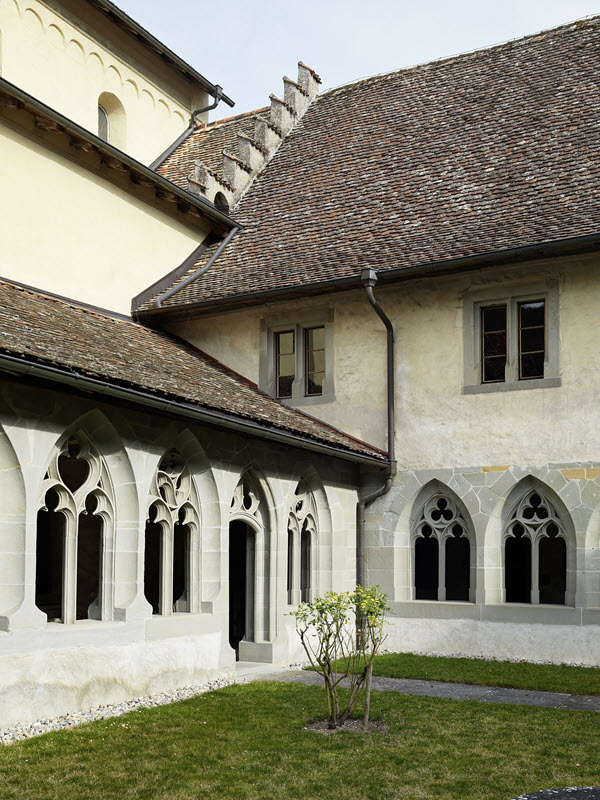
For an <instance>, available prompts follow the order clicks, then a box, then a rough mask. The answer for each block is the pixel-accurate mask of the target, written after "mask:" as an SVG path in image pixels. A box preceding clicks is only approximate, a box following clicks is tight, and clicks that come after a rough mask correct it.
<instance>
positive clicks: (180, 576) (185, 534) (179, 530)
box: [173, 508, 191, 611]
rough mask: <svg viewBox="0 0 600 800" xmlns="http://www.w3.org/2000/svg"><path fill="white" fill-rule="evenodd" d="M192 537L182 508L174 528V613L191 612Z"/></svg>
mask: <svg viewBox="0 0 600 800" xmlns="http://www.w3.org/2000/svg"><path fill="white" fill-rule="evenodd" d="M190 537H191V531H190V527H189V525H186V524H185V509H183V508H180V509H179V517H178V520H177V522H176V523H175V525H174V526H173V611H189V596H190V588H189V587H190V569H189V560H190Z"/></svg>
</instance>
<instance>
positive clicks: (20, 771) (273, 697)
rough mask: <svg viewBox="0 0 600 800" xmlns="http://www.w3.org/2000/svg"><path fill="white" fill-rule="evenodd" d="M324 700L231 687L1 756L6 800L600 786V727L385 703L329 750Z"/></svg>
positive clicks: (353, 799)
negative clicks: (381, 727) (375, 723)
mask: <svg viewBox="0 0 600 800" xmlns="http://www.w3.org/2000/svg"><path fill="white" fill-rule="evenodd" d="M324 701H325V698H324V691H323V689H322V688H321V687H312V686H303V685H299V684H280V683H254V684H248V685H245V686H231V687H228V688H227V689H223V690H220V691H218V692H212V693H210V694H205V695H201V696H199V697H197V698H194V699H192V700H187V701H185V702H182V703H176V704H173V705H170V706H163V707H161V708H156V709H149V710H142V711H138V712H134V713H132V714H129V715H127V716H124V717H119V718H117V719H113V720H108V721H103V722H96V723H92V724H90V725H86V726H82V727H80V728H75V729H72V730H69V731H61V732H59V733H53V734H48V735H46V736H42V737H39V738H37V739H30V740H28V741H25V742H22V743H17V744H14V745H10V746H8V747H0V797H1V798H2V800H16V799H17V798H18V800H54V798H57V799H58V798H61V800H71V799H73V800H75V798H76V799H77V800H84V799H85V800H88V798H89V799H91V800H112V799H113V798H114V799H115V800H127V798H136V800H200V799H201V798H202V799H204V798H207V800H208V798H210V800H271V798H284V799H285V800H317V798H323V800H348V799H349V798H350V800H363V798H364V800H392V799H393V800H404V799H406V800H423V798H432V799H433V798H435V799H436V800H508V798H512V797H515V796H516V795H518V794H521V793H525V792H531V791H535V790H538V789H543V788H549V787H557V786H577V785H579V786H585V785H588V786H589V785H594V784H599V783H600V762H599V761H598V751H599V747H600V729H599V726H600V715H598V714H596V713H595V712H583V711H557V710H554V709H542V708H533V707H526V706H508V705H492V704H483V703H475V702H453V701H450V700H437V699H430V698H421V697H409V696H405V695H401V694H395V693H386V692H376V693H375V694H374V695H373V698H372V712H373V713H372V716H373V718H376V719H381V720H383V721H385V722H386V723H387V725H388V729H387V730H385V731H373V732H370V733H368V734H362V733H350V732H345V731H341V732H339V733H336V734H334V735H331V736H325V735H323V734H318V733H313V732H311V731H305V730H303V725H304V723H305V722H306V721H307V720H313V719H319V718H322V717H323V707H324Z"/></svg>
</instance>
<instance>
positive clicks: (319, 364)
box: [306, 350, 325, 373]
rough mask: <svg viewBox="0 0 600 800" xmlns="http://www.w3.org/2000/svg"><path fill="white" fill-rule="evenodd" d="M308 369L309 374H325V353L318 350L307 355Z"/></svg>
mask: <svg viewBox="0 0 600 800" xmlns="http://www.w3.org/2000/svg"><path fill="white" fill-rule="evenodd" d="M306 368H307V370H308V372H309V373H310V372H325V351H324V350H316V351H315V352H314V353H307V354H306Z"/></svg>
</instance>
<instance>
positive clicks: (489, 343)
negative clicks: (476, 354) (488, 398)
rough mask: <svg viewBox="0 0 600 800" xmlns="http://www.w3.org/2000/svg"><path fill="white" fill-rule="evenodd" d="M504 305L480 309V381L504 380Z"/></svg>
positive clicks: (505, 335)
mask: <svg viewBox="0 0 600 800" xmlns="http://www.w3.org/2000/svg"><path fill="white" fill-rule="evenodd" d="M506 342H507V329H506V305H498V306H489V307H488V308H482V309H481V381H482V383H497V382H499V381H503V380H504V373H505V367H506V356H507V350H506Z"/></svg>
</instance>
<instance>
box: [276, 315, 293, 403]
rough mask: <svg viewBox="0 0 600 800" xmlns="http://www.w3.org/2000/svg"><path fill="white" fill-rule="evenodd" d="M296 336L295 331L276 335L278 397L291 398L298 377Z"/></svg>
mask: <svg viewBox="0 0 600 800" xmlns="http://www.w3.org/2000/svg"><path fill="white" fill-rule="evenodd" d="M295 339H296V336H295V333H294V331H281V332H280V333H276V334H275V342H276V362H277V363H276V372H277V378H276V380H277V397H282V398H284V397H291V396H292V384H293V383H294V378H295V377H296V342H295Z"/></svg>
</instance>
